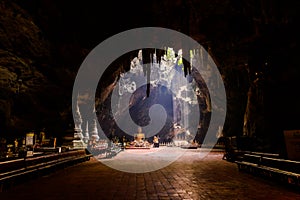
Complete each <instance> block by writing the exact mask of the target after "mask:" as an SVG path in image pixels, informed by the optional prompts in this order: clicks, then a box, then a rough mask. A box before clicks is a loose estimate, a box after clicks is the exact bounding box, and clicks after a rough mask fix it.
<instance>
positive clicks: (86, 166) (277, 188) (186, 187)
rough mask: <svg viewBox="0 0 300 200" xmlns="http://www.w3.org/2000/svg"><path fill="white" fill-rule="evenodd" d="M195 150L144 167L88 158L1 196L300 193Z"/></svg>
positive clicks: (252, 195)
mask: <svg viewBox="0 0 300 200" xmlns="http://www.w3.org/2000/svg"><path fill="white" fill-rule="evenodd" d="M198 153H199V152H197V150H187V152H186V154H185V155H184V156H182V157H180V158H179V159H178V160H176V161H175V162H173V163H172V164H170V165H169V166H167V167H165V168H163V169H159V170H157V171H153V172H148V173H126V172H122V171H118V170H115V169H112V168H109V167H107V166H106V165H104V164H102V163H101V162H99V161H97V160H96V159H95V158H92V159H91V160H90V161H88V162H84V163H81V164H78V165H76V166H71V167H68V168H66V169H65V170H60V171H57V172H56V173H54V174H51V175H48V176H44V177H40V178H38V179H34V180H29V181H28V182H27V183H25V184H22V185H17V186H15V187H13V188H12V190H11V191H6V192H2V193H0V199H1V200H4V199H20V200H24V199H30V200H35V199H39V200H43V199H51V200H56V199H57V200H59V199H64V200H65V199H74V200H75V199H76V200H80V199H83V200H89V199H128V200H131V199H138V200H143V199H162V200H163V199H174V200H176V199H196V200H197V199H214V200H215V199H217V200H218V199H241V200H243V199H246V200H247V199H249V200H250V199H251V200H252V199H264V200H265V199H267V200H268V199H272V200H273V199H275V200H276V199H278V200H284V199H293V200H294V199H300V192H298V191H296V190H295V189H291V188H288V187H285V186H282V185H279V184H278V183H273V182H271V181H269V180H263V179H261V178H259V177H254V176H252V175H250V174H246V173H242V172H239V171H238V169H237V166H236V164H234V163H230V162H227V161H224V160H222V156H223V154H222V152H210V153H209V154H208V155H207V156H206V157H205V158H204V159H200V158H199V156H197V154H198ZM122 154H124V152H121V153H120V154H118V155H117V157H116V158H115V159H121V158H122V156H123V155H122Z"/></svg>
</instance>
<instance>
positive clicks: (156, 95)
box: [98, 48, 210, 143]
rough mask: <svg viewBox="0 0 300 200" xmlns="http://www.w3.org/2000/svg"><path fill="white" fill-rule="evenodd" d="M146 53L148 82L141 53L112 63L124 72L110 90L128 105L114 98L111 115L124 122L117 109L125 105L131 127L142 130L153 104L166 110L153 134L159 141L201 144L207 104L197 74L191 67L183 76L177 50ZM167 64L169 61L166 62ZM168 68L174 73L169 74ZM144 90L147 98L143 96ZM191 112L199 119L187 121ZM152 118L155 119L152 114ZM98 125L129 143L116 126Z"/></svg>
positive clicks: (207, 116)
mask: <svg viewBox="0 0 300 200" xmlns="http://www.w3.org/2000/svg"><path fill="white" fill-rule="evenodd" d="M147 50H148V52H153V54H150V57H149V58H150V59H149V60H148V61H147V62H149V61H150V67H149V71H150V76H149V77H150V81H149V82H148V81H147V78H148V77H147V76H146V75H145V71H146V70H147V69H145V68H146V67H147V66H143V62H144V59H143V56H142V51H143V50H139V51H132V52H129V53H127V54H125V55H122V56H121V57H119V58H118V59H117V60H116V61H114V63H113V64H112V67H114V66H119V69H120V68H123V69H126V71H125V72H124V71H123V72H119V74H118V78H117V80H118V81H117V83H116V85H115V87H114V89H115V90H116V91H117V92H115V93H116V95H117V96H118V98H122V96H130V97H129V100H128V102H126V101H125V102H124V101H122V100H120V99H118V100H117V101H116V102H114V103H112V104H111V106H110V108H112V107H114V105H116V106H117V109H115V110H114V111H113V112H114V113H118V114H117V115H118V116H117V117H118V118H123V119H126V117H122V113H120V112H122V111H120V110H122V108H124V107H126V106H127V104H129V114H130V115H129V116H130V118H131V119H132V120H133V122H134V123H135V124H137V125H138V126H141V127H143V126H146V125H148V124H149V121H150V120H151V119H150V117H149V109H150V107H151V106H152V105H154V104H159V105H162V107H163V108H164V109H165V110H166V113H167V119H166V123H165V124H164V126H163V128H162V129H161V130H160V131H159V132H158V133H157V134H156V135H159V136H160V138H161V141H162V142H172V140H173V139H183V138H185V139H187V140H188V141H189V142H190V141H194V142H198V143H202V142H203V140H204V138H205V134H206V131H207V127H208V126H209V123H210V115H209V114H207V113H209V112H207V109H208V107H209V106H208V105H207V104H209V103H210V99H209V92H208V88H207V86H206V83H205V81H204V80H203V78H202V76H201V74H200V73H199V71H198V70H197V69H196V68H195V67H193V66H192V67H191V70H190V72H189V74H187V75H186V76H185V73H184V66H183V62H182V59H181V58H182V57H181V58H180V54H182V50H181V49H180V50H179V51H178V53H175V51H174V50H173V49H172V48H165V50H166V51H162V52H163V53H164V54H161V52H160V54H158V55H157V54H156V53H157V50H155V49H152V50H150V51H149V49H147ZM197 53H199V51H198V52H197ZM134 55H135V57H134ZM191 55H194V56H197V55H196V50H195V51H194V52H191ZM159 56H161V58H160V59H158V57H159ZM198 56H199V55H198ZM124 58H127V60H130V62H127V61H125V62H124V60H126V59H124ZM168 61H171V62H169V63H167V62H168ZM174 61H175V62H174ZM129 63H130V64H129ZM170 63H171V64H170ZM126 65H127V66H126ZM128 65H130V67H128ZM167 68H169V69H167ZM170 69H174V70H173V71H171V70H170ZM116 71H118V70H116ZM115 79H116V78H115ZM147 83H149V84H147ZM161 83H163V84H161ZM99 85H101V84H99ZM137 85H141V87H137ZM148 87H149V91H150V92H149V96H148V95H147V94H146V91H147V89H148ZM110 100H111V99H110ZM190 105H192V106H190ZM191 110H194V111H196V112H198V111H199V114H200V117H199V118H195V119H194V118H193V117H191V118H190V119H189V117H188V116H189V115H193V116H195V115H197V113H195V112H193V113H194V114H192V111H191ZM99 113H100V112H99ZM104 115H106V114H104ZM106 116H107V115H106ZM155 117H158V116H157V115H155ZM99 118H100V119H102V118H103V116H101V115H100V116H98V119H99ZM114 119H115V118H114ZM104 121H105V120H104ZM99 122H100V125H101V126H102V128H104V129H105V130H107V131H105V133H109V134H106V136H107V137H108V138H113V137H117V138H122V137H123V136H125V137H126V139H127V140H133V135H130V134H128V131H123V130H122V129H121V128H119V127H118V124H117V123H107V122H108V121H105V122H103V120H102V122H101V121H99ZM108 124H110V126H109V127H107V126H108ZM122 126H126V124H125V123H122ZM128 126H130V125H128ZM129 128H130V127H128V129H127V130H129ZM179 129H180V130H179ZM190 129H193V130H190ZM191 132H192V134H191ZM111 133H113V135H112V134H111ZM131 133H134V130H131ZM153 136H154V135H151V134H147V133H146V137H147V138H148V139H150V141H152V139H153Z"/></svg>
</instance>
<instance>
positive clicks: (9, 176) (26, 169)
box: [0, 150, 92, 192]
mask: <svg viewBox="0 0 300 200" xmlns="http://www.w3.org/2000/svg"><path fill="white" fill-rule="evenodd" d="M91 156H92V155H91V154H86V152H85V150H80V151H72V152H66V153H61V154H53V155H52V154H51V155H47V156H41V157H37V158H33V157H31V158H28V159H18V160H14V161H13V160H12V161H10V162H9V161H8V162H3V163H0V169H5V170H3V171H0V192H1V191H2V190H3V189H7V188H10V187H12V185H14V184H16V183H18V182H22V181H24V180H27V179H28V178H33V177H36V176H40V175H42V174H47V173H51V172H53V171H55V170H57V169H61V168H65V167H67V166H70V165H73V164H76V163H79V162H84V161H87V160H89V159H90V157H91ZM14 164H15V165H14ZM9 167H13V168H9Z"/></svg>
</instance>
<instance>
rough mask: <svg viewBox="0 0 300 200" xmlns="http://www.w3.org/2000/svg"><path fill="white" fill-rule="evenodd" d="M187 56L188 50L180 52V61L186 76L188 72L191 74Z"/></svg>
mask: <svg viewBox="0 0 300 200" xmlns="http://www.w3.org/2000/svg"><path fill="white" fill-rule="evenodd" d="M188 56H189V52H187V51H183V52H182V57H183V59H182V63H183V67H184V77H186V76H187V75H188V74H191V64H190V62H188V61H187V60H186V59H184V58H187V57H188Z"/></svg>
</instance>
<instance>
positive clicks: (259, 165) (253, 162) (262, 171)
mask: <svg viewBox="0 0 300 200" xmlns="http://www.w3.org/2000/svg"><path fill="white" fill-rule="evenodd" d="M265 155H266V154H261V155H258V154H249V153H246V154H244V156H243V160H240V161H235V163H236V164H237V165H238V169H239V170H240V171H246V172H248V173H251V174H254V175H258V176H263V177H268V178H271V179H275V180H278V181H281V182H284V183H288V184H292V185H294V186H297V187H300V161H292V160H286V159H281V158H274V157H276V156H275V155H274V156H273V157H266V156H265Z"/></svg>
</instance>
